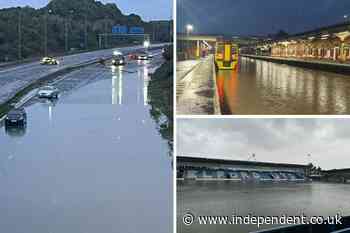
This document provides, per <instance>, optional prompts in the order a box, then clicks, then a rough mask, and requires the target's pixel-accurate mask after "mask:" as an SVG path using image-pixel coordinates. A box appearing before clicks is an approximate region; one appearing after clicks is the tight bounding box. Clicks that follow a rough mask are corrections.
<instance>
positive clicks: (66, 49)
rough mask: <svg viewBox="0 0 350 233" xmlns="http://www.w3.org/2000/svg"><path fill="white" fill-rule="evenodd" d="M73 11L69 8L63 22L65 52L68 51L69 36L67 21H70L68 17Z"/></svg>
mask: <svg viewBox="0 0 350 233" xmlns="http://www.w3.org/2000/svg"><path fill="white" fill-rule="evenodd" d="M73 13H74V10H70V11H69V15H68V17H66V22H65V27H64V28H65V29H64V35H65V36H64V38H65V46H64V47H65V51H66V52H68V49H69V48H68V47H69V37H68V26H69V25H68V21H70V19H71V18H70V17H71V15H72V14H73Z"/></svg>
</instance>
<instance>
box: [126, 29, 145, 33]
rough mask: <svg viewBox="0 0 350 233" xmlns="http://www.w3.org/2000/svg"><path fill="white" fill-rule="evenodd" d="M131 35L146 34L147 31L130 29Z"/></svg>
mask: <svg viewBox="0 0 350 233" xmlns="http://www.w3.org/2000/svg"><path fill="white" fill-rule="evenodd" d="M129 33H130V34H144V33H145V29H144V28H143V27H130V28H129Z"/></svg>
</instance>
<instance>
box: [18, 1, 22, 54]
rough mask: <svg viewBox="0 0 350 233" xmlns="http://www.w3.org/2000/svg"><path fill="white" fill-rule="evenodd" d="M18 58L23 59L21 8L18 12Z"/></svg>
mask: <svg viewBox="0 0 350 233" xmlns="http://www.w3.org/2000/svg"><path fill="white" fill-rule="evenodd" d="M18 60H22V15H21V8H20V9H19V12H18Z"/></svg>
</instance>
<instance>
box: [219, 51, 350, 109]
mask: <svg viewBox="0 0 350 233" xmlns="http://www.w3.org/2000/svg"><path fill="white" fill-rule="evenodd" d="M217 86H218V92H219V98H220V102H221V109H222V110H221V111H222V113H223V114H266V115H268V114H272V115H273V114H277V115H283V114H295V115H297V114H349V113H350V76H346V75H341V74H334V73H328V72H323V71H317V70H309V69H304V68H299V67H293V66H288V65H283V64H275V63H271V62H267V61H261V60H255V59H250V58H241V59H240V61H239V67H238V69H237V70H235V71H218V73H217Z"/></svg>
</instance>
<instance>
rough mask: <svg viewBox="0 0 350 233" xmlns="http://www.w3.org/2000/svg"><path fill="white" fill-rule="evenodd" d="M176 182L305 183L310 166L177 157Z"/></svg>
mask: <svg viewBox="0 0 350 233" xmlns="http://www.w3.org/2000/svg"><path fill="white" fill-rule="evenodd" d="M176 161H177V165H176V166H177V179H185V180H186V179H194V180H234V181H242V182H244V181H301V182H303V181H307V180H308V177H309V174H310V169H311V167H310V166H308V165H301V164H283V163H269V162H256V161H240V160H225V159H210V158H198V157H188V156H178V157H177V160H176Z"/></svg>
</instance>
